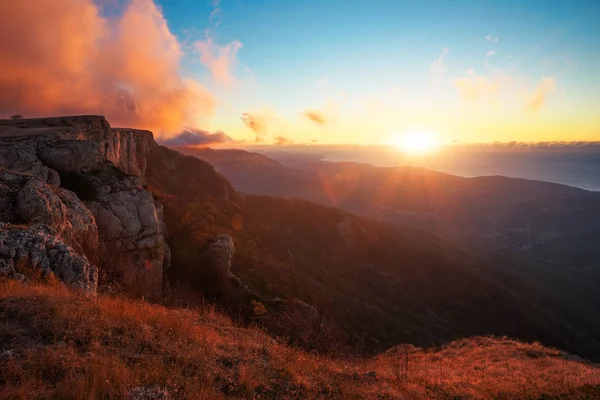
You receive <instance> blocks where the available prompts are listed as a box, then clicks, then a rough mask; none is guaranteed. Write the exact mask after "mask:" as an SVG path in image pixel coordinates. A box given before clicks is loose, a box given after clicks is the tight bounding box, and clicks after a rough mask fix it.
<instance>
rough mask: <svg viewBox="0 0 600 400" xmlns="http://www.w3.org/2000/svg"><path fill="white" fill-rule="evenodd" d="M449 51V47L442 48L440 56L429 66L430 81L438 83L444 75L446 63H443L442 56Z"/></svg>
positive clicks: (444, 56)
mask: <svg viewBox="0 0 600 400" xmlns="http://www.w3.org/2000/svg"><path fill="white" fill-rule="evenodd" d="M449 52H450V49H443V50H442V53H441V54H440V56H439V57H438V58H437V59H436V60H435V61H434V62H433V63H431V67H430V68H429V71H430V74H431V82H432V83H439V82H440V81H441V80H442V78H443V77H444V75H445V74H446V70H447V68H446V65H445V64H444V58H446V55H447V54H448V53H449Z"/></svg>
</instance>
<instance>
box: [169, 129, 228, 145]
mask: <svg viewBox="0 0 600 400" xmlns="http://www.w3.org/2000/svg"><path fill="white" fill-rule="evenodd" d="M233 142H234V140H233V139H232V138H231V137H229V136H227V135H226V134H225V133H223V132H221V131H218V132H214V133H210V132H207V131H203V130H186V131H183V132H182V133H180V134H179V135H177V136H174V137H172V138H170V139H168V140H163V141H162V144H164V145H165V146H195V147H204V146H210V145H215V144H223V143H233Z"/></svg>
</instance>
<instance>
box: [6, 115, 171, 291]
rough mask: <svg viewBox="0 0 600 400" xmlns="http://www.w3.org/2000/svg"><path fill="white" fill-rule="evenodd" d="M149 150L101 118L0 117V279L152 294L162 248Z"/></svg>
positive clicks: (139, 136) (164, 260) (146, 140)
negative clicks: (149, 186)
mask: <svg viewBox="0 0 600 400" xmlns="http://www.w3.org/2000/svg"><path fill="white" fill-rule="evenodd" d="M155 146H157V145H156V143H155V142H154V140H153V137H152V133H151V132H148V131H139V130H131V129H114V128H111V127H110V125H109V124H108V122H107V121H106V119H104V117H100V116H78V117H58V118H40V119H20V120H0V223H1V224H0V274H2V275H8V276H12V277H18V278H25V277H26V276H27V275H31V274H33V275H41V276H43V277H49V276H54V277H56V278H58V279H59V280H61V281H64V282H65V283H67V284H69V285H71V286H73V287H77V288H81V289H83V290H85V291H86V292H88V293H95V292H96V290H97V286H98V281H99V279H100V281H101V282H103V281H104V282H117V283H119V284H120V285H122V286H123V287H124V289H125V290H127V291H128V292H129V293H132V294H135V295H140V296H150V297H152V296H156V295H157V294H158V293H159V292H160V290H161V287H162V276H163V269H164V268H166V267H167V266H168V262H169V250H168V247H167V245H166V243H165V240H164V222H163V219H162V206H161V205H160V203H158V202H157V201H155V200H154V198H153V197H152V195H151V193H150V192H148V191H147V190H145V189H144V187H143V185H142V183H143V182H142V180H143V177H144V174H145V172H146V163H147V160H148V155H149V153H150V152H151V151H152V149H153V147H155ZM98 276H100V278H98Z"/></svg>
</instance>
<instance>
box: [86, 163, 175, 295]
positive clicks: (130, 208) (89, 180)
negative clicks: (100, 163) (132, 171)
mask: <svg viewBox="0 0 600 400" xmlns="http://www.w3.org/2000/svg"><path fill="white" fill-rule="evenodd" d="M80 177H81V178H82V179H83V180H85V185H86V186H89V187H92V188H93V189H94V191H95V193H96V196H95V198H94V200H91V201H86V202H85V205H86V207H87V208H88V209H89V210H90V212H91V213H92V214H93V215H94V218H95V220H96V224H97V226H98V233H99V238H100V259H101V260H102V261H101V266H102V268H103V269H106V270H107V271H109V272H110V273H111V274H112V275H113V278H116V280H117V281H118V282H119V283H121V284H123V285H124V287H125V288H126V289H127V291H128V292H130V293H132V294H135V295H140V296H146V297H153V296H157V295H158V294H159V293H160V291H161V288H162V276H163V267H164V263H165V260H169V257H170V256H169V255H168V253H167V250H166V248H167V246H166V243H165V240H164V222H163V220H162V206H160V204H159V203H158V202H156V201H155V200H154V198H153V197H152V195H151V194H150V192H148V191H147V190H145V189H144V188H143V187H142V186H141V185H140V182H139V180H138V179H137V178H136V177H133V176H130V175H125V174H123V173H121V172H120V171H118V170H115V168H113V167H110V166H107V167H104V168H102V169H100V170H96V171H94V173H93V174H82V175H80Z"/></svg>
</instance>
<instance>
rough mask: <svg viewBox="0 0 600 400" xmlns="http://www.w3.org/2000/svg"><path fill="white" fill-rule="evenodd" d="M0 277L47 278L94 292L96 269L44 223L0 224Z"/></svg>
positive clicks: (96, 283) (96, 279)
mask: <svg viewBox="0 0 600 400" xmlns="http://www.w3.org/2000/svg"><path fill="white" fill-rule="evenodd" d="M0 276H4V277H8V278H13V279H24V278H33V279H41V280H47V279H50V278H51V277H56V278H57V279H58V280H60V281H62V282H64V283H65V284H67V285H69V286H70V287H72V288H75V289H80V290H83V291H84V292H86V293H88V294H92V295H94V294H96V290H97V288H98V269H97V268H96V267H95V266H94V265H92V264H91V263H90V262H89V261H88V259H87V258H86V257H85V256H83V255H81V254H80V253H78V252H77V251H75V250H74V249H73V248H72V247H70V246H68V245H67V244H65V243H64V242H63V241H62V240H61V236H60V235H59V234H58V233H57V232H56V231H54V230H52V229H50V228H49V227H47V226H45V225H31V226H23V225H11V224H6V223H0Z"/></svg>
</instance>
